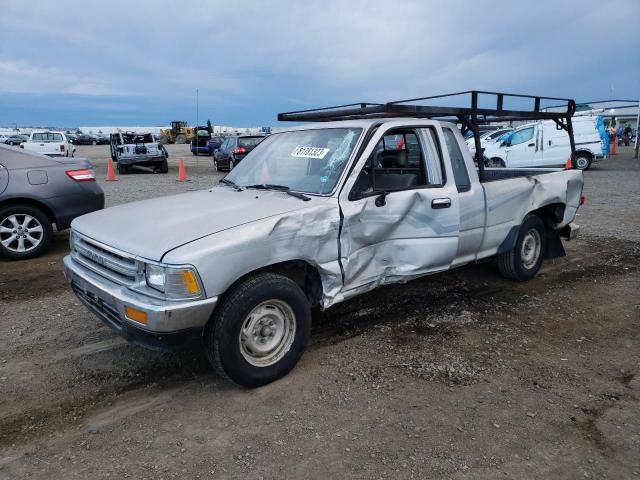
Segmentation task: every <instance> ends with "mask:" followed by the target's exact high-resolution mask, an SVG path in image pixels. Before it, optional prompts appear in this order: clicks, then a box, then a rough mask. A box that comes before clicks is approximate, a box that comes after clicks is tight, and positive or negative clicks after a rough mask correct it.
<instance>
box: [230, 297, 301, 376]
mask: <svg viewBox="0 0 640 480" xmlns="http://www.w3.org/2000/svg"><path fill="white" fill-rule="evenodd" d="M295 335H296V316H295V314H294V313H293V309H292V308H291V307H290V306H289V304H288V303H286V302H284V301H282V300H267V301H265V302H262V303H261V304H259V305H258V306H256V307H255V308H254V309H253V310H251V312H250V313H249V315H247V316H246V317H245V319H244V322H243V323H242V328H241V329H240V335H239V338H238V341H239V343H240V353H241V354H242V356H243V357H244V359H245V360H246V361H247V362H249V363H250V364H251V365H254V366H256V367H268V366H270V365H273V364H275V363H277V362H279V361H280V360H281V359H282V358H283V357H284V356H285V355H286V354H287V352H288V351H289V349H290V348H291V345H292V344H293V340H294V338H295Z"/></svg>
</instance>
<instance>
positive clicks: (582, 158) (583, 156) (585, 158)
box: [574, 152, 593, 171]
mask: <svg viewBox="0 0 640 480" xmlns="http://www.w3.org/2000/svg"><path fill="white" fill-rule="evenodd" d="M592 163H593V157H592V156H591V155H589V154H588V153H584V152H578V153H576V159H575V161H574V166H575V168H576V169H577V170H583V171H586V170H589V169H590V168H591V164H592Z"/></svg>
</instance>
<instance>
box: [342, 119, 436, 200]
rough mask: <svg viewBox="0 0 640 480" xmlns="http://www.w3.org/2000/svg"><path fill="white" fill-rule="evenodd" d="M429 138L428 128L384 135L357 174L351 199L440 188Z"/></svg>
mask: <svg viewBox="0 0 640 480" xmlns="http://www.w3.org/2000/svg"><path fill="white" fill-rule="evenodd" d="M431 135H432V134H431V132H430V130H429V129H428V128H424V129H423V128H420V129H410V130H404V129H403V130H394V131H390V132H389V133H387V134H386V135H385V136H384V137H382V139H380V141H379V142H378V144H377V145H376V147H375V148H374V149H373V153H372V154H371V155H370V156H369V158H368V159H367V163H366V164H365V165H364V167H363V168H362V170H361V171H360V174H359V175H358V179H357V180H356V183H355V185H354V187H353V190H352V191H351V195H350V198H351V199H356V198H361V197H362V196H366V195H369V194H373V193H375V192H383V191H384V192H393V191H398V190H409V189H412V188H418V187H423V186H441V185H442V169H441V164H440V161H439V156H438V154H437V151H436V149H435V146H434V144H433V137H432V136H431ZM425 165H426V168H425Z"/></svg>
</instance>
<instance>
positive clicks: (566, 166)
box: [564, 157, 573, 170]
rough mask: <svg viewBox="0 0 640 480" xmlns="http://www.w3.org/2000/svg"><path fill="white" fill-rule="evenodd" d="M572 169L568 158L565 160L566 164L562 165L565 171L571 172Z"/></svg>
mask: <svg viewBox="0 0 640 480" xmlns="http://www.w3.org/2000/svg"><path fill="white" fill-rule="evenodd" d="M572 168H573V165H572V163H571V157H569V158H568V159H567V163H565V164H564V169H565V170H571V169H572Z"/></svg>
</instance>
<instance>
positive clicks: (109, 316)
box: [71, 282, 122, 329]
mask: <svg viewBox="0 0 640 480" xmlns="http://www.w3.org/2000/svg"><path fill="white" fill-rule="evenodd" d="M71 288H72V289H73V291H74V292H75V294H76V295H77V296H78V298H80V300H83V301H84V302H85V303H86V304H87V305H88V306H89V307H90V308H92V309H93V310H95V311H96V313H98V314H99V315H101V316H102V318H103V319H105V320H107V321H108V322H110V323H111V324H112V326H113V327H114V328H116V329H120V328H122V320H121V319H120V315H119V314H118V310H116V309H115V307H114V306H113V305H110V304H108V303H106V302H105V301H104V300H102V299H101V298H100V297H98V296H97V295H94V294H93V293H91V292H88V291H86V290H84V289H83V288H82V287H80V286H79V285H78V284H76V283H74V282H72V283H71Z"/></svg>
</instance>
